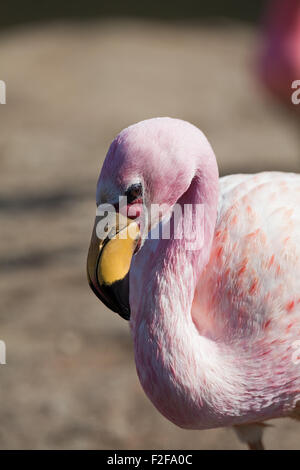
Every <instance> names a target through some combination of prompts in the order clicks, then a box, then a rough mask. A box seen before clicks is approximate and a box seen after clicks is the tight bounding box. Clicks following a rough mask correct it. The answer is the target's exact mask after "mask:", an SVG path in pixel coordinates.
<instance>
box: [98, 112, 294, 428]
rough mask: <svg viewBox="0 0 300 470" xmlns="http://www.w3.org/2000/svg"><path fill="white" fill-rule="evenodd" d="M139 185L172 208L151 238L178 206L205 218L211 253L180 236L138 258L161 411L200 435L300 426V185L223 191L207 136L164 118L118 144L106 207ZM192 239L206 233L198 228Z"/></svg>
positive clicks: (143, 349)
mask: <svg viewBox="0 0 300 470" xmlns="http://www.w3.org/2000/svg"><path fill="white" fill-rule="evenodd" d="M137 181H139V182H140V183H141V184H142V185H143V188H144V193H143V198H144V204H145V206H147V207H149V206H150V205H151V204H153V203H157V202H159V203H160V204H163V207H164V214H163V217H162V218H159V217H158V216H154V219H153V220H154V221H153V222H152V226H151V230H152V229H153V227H154V226H157V224H160V226H161V227H163V225H164V224H166V223H168V222H169V221H170V220H171V221H172V220H173V219H172V218H173V215H172V208H173V206H174V204H175V203H176V204H179V205H180V206H182V207H184V205H185V204H187V203H188V204H202V205H203V206H204V215H203V220H202V221H201V226H202V228H203V243H202V245H201V246H200V247H198V248H197V249H187V245H186V241H185V240H181V239H176V237H175V236H174V232H172V228H171V235H170V237H169V239H156V240H153V239H151V238H150V237H149V236H148V237H147V238H146V239H145V240H143V243H142V246H141V248H140V249H139V251H138V252H137V253H136V254H135V255H134V256H133V258H132V262H131V268H130V278H129V279H130V281H129V294H130V297H129V301H130V309H131V319H130V327H131V332H132V337H133V341H134V351H135V361H136V368H137V372H138V376H139V379H140V382H141V384H142V386H143V388H144V390H145V392H146V394H147V395H148V397H149V398H150V400H151V401H152V402H153V404H154V405H155V406H156V407H157V409H158V410H159V411H160V412H161V413H162V414H163V415H164V416H165V417H167V418H168V419H169V420H171V421H172V422H173V423H175V424H177V425H179V426H181V427H184V428H193V429H205V428H213V427H219V426H232V425H233V426H236V425H245V424H249V423H250V424H251V423H257V422H259V423H260V422H262V421H263V420H265V419H271V418H276V417H281V416H292V415H294V416H296V415H297V405H298V403H299V401H300V364H299V361H298V360H297V357H296V356H295V344H296V343H295V342H296V341H297V340H299V338H300V176H299V175H296V174H288V173H277V172H274V173H272V172H268V173H260V174H257V175H231V176H226V177H223V178H220V179H219V177H218V169H217V163H216V159H215V156H214V153H213V150H212V148H211V146H210V145H209V143H208V141H207V139H206V138H205V136H204V135H203V134H202V133H201V131H199V130H198V129H197V128H196V127H194V126H192V125H191V124H189V123H187V122H184V121H180V120H176V119H170V118H157V119H150V120H148V121H143V122H141V123H138V124H136V125H134V126H131V127H129V128H128V129H125V130H124V131H122V132H121V133H120V134H119V136H118V137H117V138H116V139H115V141H114V142H113V143H112V145H111V147H110V150H109V152H108V155H107V157H106V160H105V163H104V166H103V168H102V171H101V174H100V178H99V182H98V187H97V202H98V203H100V202H108V201H111V202H113V201H114V200H115V198H116V197H117V196H118V194H120V193H121V192H122V191H124V188H126V187H128V185H129V184H130V183H132V182H133V183H136V182H137ZM171 227H172V225H171ZM188 229H190V231H191V232H192V231H193V230H195V221H194V220H192V219H189V220H188ZM196 235H197V232H196ZM199 236H200V234H199ZM298 349H300V348H299V346H298Z"/></svg>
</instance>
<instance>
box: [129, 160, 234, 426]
mask: <svg viewBox="0 0 300 470" xmlns="http://www.w3.org/2000/svg"><path fill="white" fill-rule="evenodd" d="M217 201H218V175H217V172H216V169H215V168H214V166H213V165H210V166H207V168H206V172H204V171H203V166H202V171H201V173H200V172H197V173H196V176H195V177H194V178H193V180H192V182H191V184H190V186H189V188H188V190H187V191H186V192H185V193H184V194H183V195H182V196H181V198H180V199H179V201H178V203H179V204H180V205H181V206H182V207H183V206H184V204H203V205H204V212H203V244H202V247H201V248H200V249H198V250H187V249H186V240H185V239H179V240H178V239H176V238H175V236H174V232H172V233H171V238H170V240H160V241H159V242H158V243H157V244H156V246H155V247H154V246H152V245H154V244H151V241H149V242H148V248H147V246H146V245H145V246H144V248H145V252H144V254H143V266H140V268H139V267H137V269H136V277H135V279H134V280H133V283H132V284H131V285H130V290H131V292H132V291H134V294H135V297H136V294H137V290H138V289H139V287H138V286H139V285H140V286H141V287H140V289H139V293H140V295H139V301H138V302H137V303H136V306H135V308H133V309H132V313H133V318H132V320H131V328H132V333H133V338H134V346H135V360H136V366H137V372H138V375H139V378H140V381H141V384H142V386H143V388H144V390H145V392H146V394H147V395H148V396H149V398H150V399H151V401H152V402H153V403H154V405H155V406H156V407H157V408H158V409H159V410H160V412H161V413H162V414H164V415H165V416H166V417H167V418H168V419H170V420H171V421H173V422H175V423H176V424H179V425H180V426H183V427H197V428H199V427H201V423H202V425H203V427H210V426H211V427H213V426H215V425H216V421H218V416H219V415H220V414H221V413H223V410H222V406H223V403H224V396H225V397H226V399H227V397H228V396H230V392H228V390H227V388H231V387H232V384H233V383H234V382H235V381H236V378H235V377H234V374H236V370H235V368H234V367H231V369H230V370H227V367H226V364H225V361H221V360H220V359H221V357H222V352H220V350H219V348H218V346H217V345H216V344H215V343H214V342H213V341H211V340H209V339H208V338H205V337H202V336H200V334H199V331H198V330H197V328H196V326H195V324H194V323H193V319H192V316H191V306H192V302H193V298H194V292H195V287H196V283H197V280H198V278H199V274H200V273H201V271H202V269H203V268H204V267H205V265H206V264H207V262H208V259H209V255H210V249H211V244H212V239H213V234H214V228H215V223H216V215H217ZM186 223H187V227H188V229H190V230H191V231H193V230H194V226H193V224H194V220H193V219H192V218H190V219H188V220H187V221H186ZM188 224H190V225H188ZM171 226H172V224H171ZM144 248H143V249H144ZM145 253H148V256H147V255H146V256H145ZM140 259H142V257H141V258H140ZM142 273H143V274H142ZM141 276H142V278H141ZM130 303H131V305H132V303H133V304H134V297H133V296H131V299H130ZM221 364H222V374H219V377H218V378H217V380H211V377H210V375H211V370H212V367H214V366H216V365H217V366H218V367H219V366H220V365H221ZM228 369H229V368H228ZM236 376H237V374H236ZM219 380H221V381H223V382H222V386H223V389H222V396H221V393H220V391H219V392H218V391H217V390H216V391H215V393H214V391H213V390H211V389H210V384H212V387H215V386H216V387H217V388H218V381H219ZM235 390H237V388H236V389H235ZM227 392H228V393H227ZM215 396H217V397H218V398H217V401H218V400H219V403H220V409H219V410H218V406H216V403H212V400H215V398H212V397H215ZM200 405H201V406H200ZM223 422H224V420H223Z"/></svg>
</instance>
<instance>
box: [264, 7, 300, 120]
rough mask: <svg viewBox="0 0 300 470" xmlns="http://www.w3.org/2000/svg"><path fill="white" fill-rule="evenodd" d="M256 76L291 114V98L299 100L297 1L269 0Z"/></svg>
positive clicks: (299, 10) (299, 9) (299, 20)
mask: <svg viewBox="0 0 300 470" xmlns="http://www.w3.org/2000/svg"><path fill="white" fill-rule="evenodd" d="M258 71H259V76H260V78H261V81H262V83H263V84H264V86H265V87H266V88H267V89H268V90H269V91H270V92H271V93H272V94H273V96H275V97H276V98H277V99H279V100H280V101H282V102H283V103H285V104H287V105H289V106H290V108H291V109H293V110H294V111H299V110H300V106H295V105H292V99H291V97H292V95H293V93H295V95H296V96H297V97H298V96H300V95H299V94H298V93H297V87H299V84H298V83H297V82H298V81H300V0H285V1H284V2H283V1H282V0H272V1H270V2H269V5H268V8H267V10H266V15H265V20H264V29H263V32H262V46H261V50H260V53H259V64H258Z"/></svg>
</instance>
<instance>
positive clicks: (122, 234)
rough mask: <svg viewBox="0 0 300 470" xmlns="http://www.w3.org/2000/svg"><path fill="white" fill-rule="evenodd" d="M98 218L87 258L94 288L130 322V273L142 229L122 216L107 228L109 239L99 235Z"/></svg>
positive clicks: (108, 305)
mask: <svg viewBox="0 0 300 470" xmlns="http://www.w3.org/2000/svg"><path fill="white" fill-rule="evenodd" d="M98 222H99V218H98V217H96V220H95V224H94V228H93V232H92V238H91V243H90V248H89V252H88V258H87V276H88V281H89V284H90V287H91V289H92V290H93V292H94V293H95V294H96V295H97V297H98V298H99V299H100V300H101V301H102V302H103V303H104V304H105V305H106V306H107V307H108V308H110V309H111V310H113V311H114V312H117V313H119V315H121V316H122V317H123V318H125V319H127V320H129V318H130V305H129V270H130V265H131V259H132V256H133V254H134V251H135V249H136V246H137V243H138V240H139V237H140V230H139V226H138V224H137V223H136V222H135V221H134V220H131V219H128V218H127V217H124V216H122V215H121V214H116V218H115V221H114V223H113V224H112V225H111V226H110V227H108V231H107V236H103V235H102V236H101V235H100V238H99V237H98V236H97V225H98Z"/></svg>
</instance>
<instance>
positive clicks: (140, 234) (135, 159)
mask: <svg viewBox="0 0 300 470" xmlns="http://www.w3.org/2000/svg"><path fill="white" fill-rule="evenodd" d="M211 153H212V150H211V147H210V145H209V144H208V142H207V140H206V138H205V136H204V135H203V134H202V132H201V131H200V130H199V129H197V128H196V127H195V126H193V125H192V124H190V123H188V122H185V121H181V120H179V119H171V118H155V119H149V120H146V121H142V122H139V123H138V124H134V125H133V126H130V127H128V128H127V129H125V130H123V131H122V132H121V133H120V134H119V135H118V136H117V137H116V138H115V139H114V140H113V142H112V144H111V145H110V148H109V150H108V153H107V155H106V158H105V161H104V164H103V167H102V170H101V173H100V176H99V180H98V184H97V191H96V199H97V208H98V210H97V215H96V220H95V225H94V229H93V233H92V239H91V243H90V248H89V253H88V259H87V275H88V280H89V284H90V286H91V288H92V290H93V292H94V293H95V294H96V295H97V297H99V298H100V300H101V301H102V302H103V303H104V304H105V305H106V306H107V307H109V308H110V309H111V310H113V311H115V312H117V313H119V315H121V316H122V317H123V318H125V319H127V320H129V318H130V306H129V271H130V265H131V260H132V257H133V256H134V255H135V253H136V252H137V251H139V250H140V249H141V247H142V246H143V238H144V237H145V236H146V235H147V233H148V232H149V230H151V229H152V228H153V227H154V226H156V225H157V224H158V223H159V222H160V220H161V219H162V218H164V217H167V216H168V215H169V214H170V212H171V211H172V208H173V206H174V204H175V203H176V201H177V200H178V199H179V198H180V196H182V195H183V194H184V193H185V192H186V191H187V189H188V188H189V186H190V184H191V181H192V180H193V178H194V176H195V172H196V169H197V164H198V162H199V158H200V157H202V159H204V160H205V157H206V156H207V157H208V156H209V155H210V154H211ZM146 214H147V217H146ZM148 214H151V217H150V218H149V216H148ZM149 219H150V221H149Z"/></svg>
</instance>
